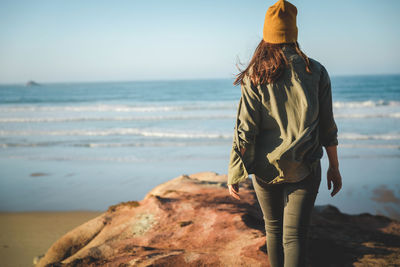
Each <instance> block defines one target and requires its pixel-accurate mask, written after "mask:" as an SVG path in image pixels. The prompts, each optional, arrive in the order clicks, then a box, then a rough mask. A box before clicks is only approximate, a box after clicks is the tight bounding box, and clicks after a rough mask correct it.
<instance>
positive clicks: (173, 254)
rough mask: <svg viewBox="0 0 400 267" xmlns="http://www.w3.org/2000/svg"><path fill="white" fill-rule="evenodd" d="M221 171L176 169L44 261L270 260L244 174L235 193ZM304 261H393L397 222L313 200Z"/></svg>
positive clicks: (398, 247) (68, 237)
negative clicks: (183, 171) (182, 171)
mask: <svg viewBox="0 0 400 267" xmlns="http://www.w3.org/2000/svg"><path fill="white" fill-rule="evenodd" d="M226 179H227V177H226V175H217V174H216V173H211V172H205V173H197V174H192V175H189V176H188V175H182V176H179V177H177V178H175V179H172V180H170V181H168V182H166V183H163V184H161V185H159V186H157V187H155V188H154V189H153V190H151V191H150V192H149V193H148V194H147V195H146V197H145V198H144V199H143V200H141V201H139V202H137V201H129V202H123V203H120V204H118V205H114V206H110V207H109V209H108V210H107V211H106V212H105V213H103V214H102V215H100V216H99V217H96V218H94V219H92V220H90V221H88V222H86V223H85V224H83V225H81V226H79V227H77V228H75V229H73V230H71V231H70V232H68V233H67V234H65V235H64V236H63V237H61V238H60V239H59V240H58V241H56V242H55V243H54V244H53V245H52V246H51V247H50V248H49V249H48V251H47V252H46V254H45V255H44V257H42V258H40V259H39V260H38V264H37V265H36V266H37V267H42V266H268V264H267V262H268V261H267V257H268V256H267V254H266V245H265V230H264V222H263V217H262V213H261V210H260V207H259V205H258V202H257V199H256V196H255V194H254V190H253V188H252V184H251V181H250V179H248V180H247V181H246V182H245V183H242V184H241V187H240V192H239V193H240V196H241V200H236V199H234V198H232V197H231V196H229V194H228V190H227V186H226ZM309 250H310V251H309V256H310V257H309V266H398V265H399V264H400V222H398V221H394V220H391V219H389V218H386V217H383V216H372V215H370V214H360V215H347V214H343V213H341V212H340V211H339V210H338V209H337V208H335V207H333V206H317V207H316V208H315V210H314V214H313V219H312V227H311V232H310V246H309Z"/></svg>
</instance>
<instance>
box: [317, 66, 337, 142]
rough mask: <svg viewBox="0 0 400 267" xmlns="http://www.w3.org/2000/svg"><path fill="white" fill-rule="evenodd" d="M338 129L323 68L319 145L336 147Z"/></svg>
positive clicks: (320, 86)
mask: <svg viewBox="0 0 400 267" xmlns="http://www.w3.org/2000/svg"><path fill="white" fill-rule="evenodd" d="M337 132H338V128H337V126H336V122H335V119H334V116H333V111H332V88H331V80H330V78H329V74H328V72H327V70H326V69H325V67H324V66H322V70H321V79H320V84H319V139H320V142H321V145H322V146H324V147H327V146H337V145H338V139H337Z"/></svg>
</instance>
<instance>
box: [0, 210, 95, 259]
mask: <svg viewBox="0 0 400 267" xmlns="http://www.w3.org/2000/svg"><path fill="white" fill-rule="evenodd" d="M101 213H102V212H93V211H65V212H63V211H47V212H40V211H34V212H0V229H1V231H0V244H1V246H0V259H1V260H0V261H1V266H4V267H26V266H32V265H33V259H34V257H36V256H38V255H41V254H44V253H45V252H46V251H47V249H48V248H49V247H50V246H51V245H52V244H53V243H54V242H55V241H57V240H58V239H59V238H60V237H62V236H63V235H64V234H65V233H67V232H68V231H70V230H72V229H73V228H75V227H77V226H79V225H81V224H82V223H84V222H86V221H88V220H90V219H92V218H95V217H97V216H99V215H100V214H101Z"/></svg>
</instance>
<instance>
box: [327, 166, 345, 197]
mask: <svg viewBox="0 0 400 267" xmlns="http://www.w3.org/2000/svg"><path fill="white" fill-rule="evenodd" d="M326 177H327V182H328V190H331V187H332V184H333V191H332V193H331V196H332V197H333V196H334V195H336V193H337V192H339V191H340V189H341V188H342V176H341V175H340V171H339V168H338V167H332V166H329V168H328V173H327V175H326Z"/></svg>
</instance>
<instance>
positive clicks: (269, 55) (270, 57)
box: [233, 40, 311, 85]
mask: <svg viewBox="0 0 400 267" xmlns="http://www.w3.org/2000/svg"><path fill="white" fill-rule="evenodd" d="M284 46H291V47H293V48H294V49H295V50H296V52H297V54H299V55H300V56H301V57H302V58H303V59H304V61H305V63H306V71H307V72H308V73H311V69H310V60H309V58H308V57H307V56H306V55H305V54H304V53H303V52H302V51H301V50H300V46H299V43H298V42H294V43H282V44H271V43H267V42H265V41H264V40H261V42H260V43H259V44H258V46H257V48H256V50H255V51H254V54H253V57H252V59H251V60H250V63H249V65H248V66H247V67H246V68H245V69H244V70H241V69H240V68H239V67H238V69H239V71H240V73H239V74H237V75H236V79H235V81H234V82H233V84H234V85H239V84H243V83H244V82H243V79H244V77H245V76H246V75H248V76H249V77H250V79H251V82H252V83H253V84H256V85H257V84H264V83H272V82H275V81H276V80H277V79H278V78H279V77H280V76H281V74H282V73H283V70H284V69H285V67H286V66H287V65H288V60H287V58H286V56H285V54H284V53H283V51H282V48H283V47H284Z"/></svg>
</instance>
